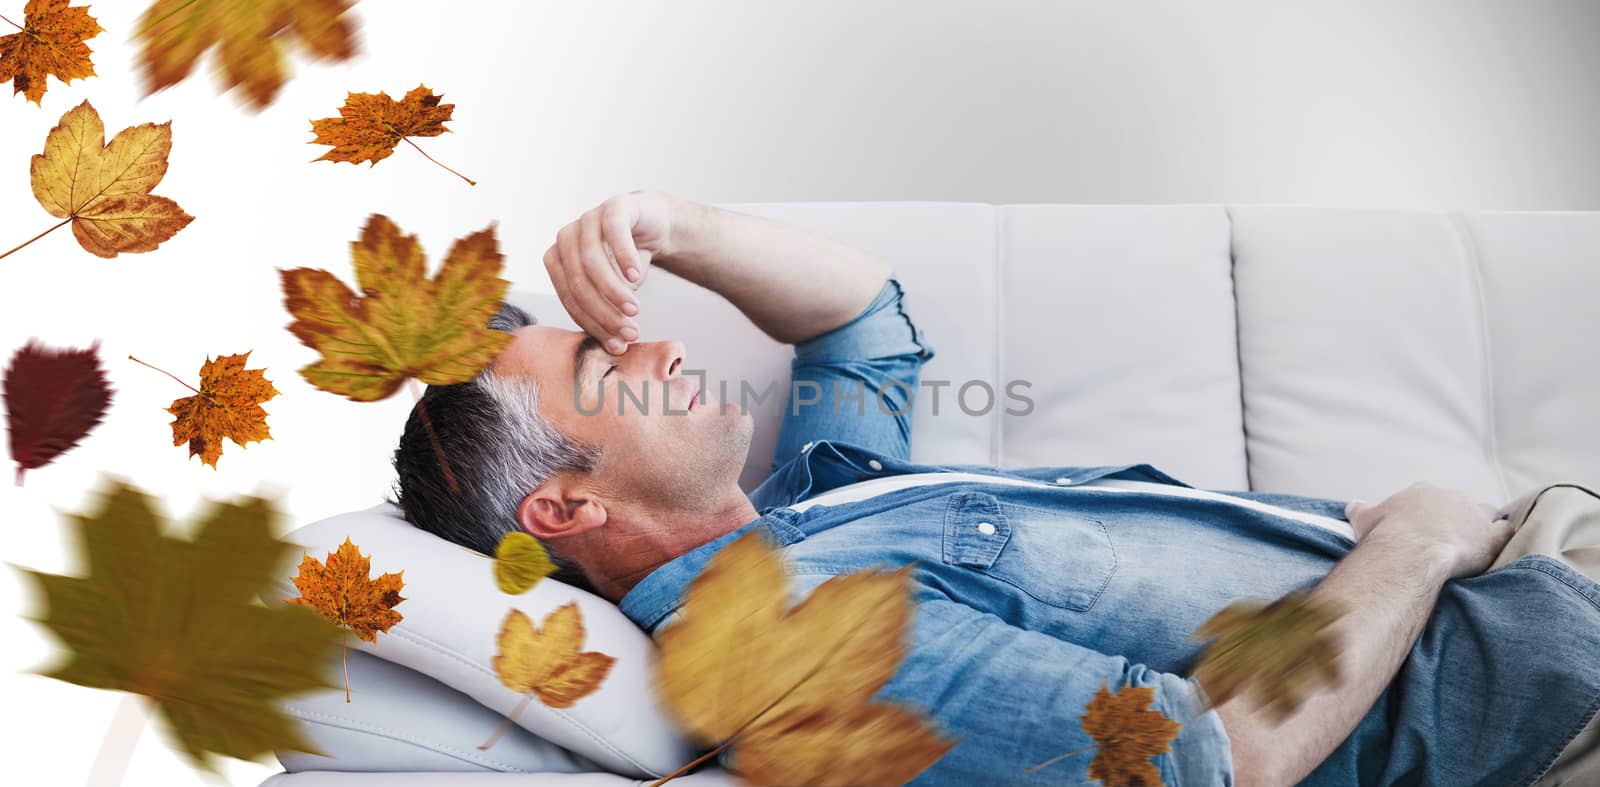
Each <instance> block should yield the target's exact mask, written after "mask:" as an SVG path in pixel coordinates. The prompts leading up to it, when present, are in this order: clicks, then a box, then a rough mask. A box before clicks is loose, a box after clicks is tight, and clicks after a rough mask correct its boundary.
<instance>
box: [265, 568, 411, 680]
mask: <svg viewBox="0 0 1600 787" xmlns="http://www.w3.org/2000/svg"><path fill="white" fill-rule="evenodd" d="M371 573H372V562H371V561H370V560H369V559H368V558H367V556H365V555H363V554H361V550H360V549H358V548H357V547H356V545H355V544H353V543H351V541H350V538H349V537H348V536H347V537H346V538H345V540H344V543H343V544H340V545H339V549H338V551H336V552H330V553H328V562H327V564H326V565H324V564H323V563H322V562H320V561H318V560H317V559H316V558H314V557H312V556H311V555H310V554H306V555H303V556H302V557H301V558H300V570H299V572H298V573H297V574H295V577H294V587H295V589H296V590H298V591H300V595H299V596H297V597H295V598H288V599H284V601H287V602H289V603H290V604H298V605H300V606H303V607H310V608H312V609H314V610H316V611H318V612H321V613H322V615H323V617H325V618H327V619H328V620H331V621H333V622H334V623H337V624H339V626H341V627H342V628H344V629H345V630H346V631H353V632H355V635H356V636H358V637H360V638H361V639H362V640H365V641H367V642H377V641H378V634H379V633H381V632H387V631H388V630H389V629H390V628H392V627H393V626H394V624H396V623H399V622H400V621H401V620H404V619H405V616H403V615H401V614H400V613H399V612H396V611H395V609H394V607H395V605H396V604H399V603H400V602H402V601H405V598H404V597H402V596H401V595H400V590H401V589H402V588H404V587H405V582H404V581H402V577H401V575H402V574H404V573H405V572H403V571H402V572H399V573H395V572H389V573H386V574H384V575H383V576H380V577H378V578H377V579H372V577H371ZM347 639H348V637H347ZM344 680H345V686H344V701H345V702H349V701H350V672H349V666H348V665H346V667H345V677H344Z"/></svg>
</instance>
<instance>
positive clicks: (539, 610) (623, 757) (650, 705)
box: [278, 502, 695, 777]
mask: <svg viewBox="0 0 1600 787" xmlns="http://www.w3.org/2000/svg"><path fill="white" fill-rule="evenodd" d="M346 537H348V538H350V540H351V541H353V542H354V543H355V544H356V546H358V547H360V548H361V551H362V553H363V554H366V555H368V556H369V557H370V558H371V561H372V573H373V575H374V576H377V575H379V574H382V573H384V572H388V571H395V572H399V571H404V572H405V573H404V575H403V578H404V581H405V588H404V590H402V591H401V594H402V595H403V596H404V597H405V601H403V602H401V603H400V604H399V605H398V606H397V607H396V608H395V609H396V610H397V611H399V612H400V613H402V614H403V615H404V616H405V617H404V619H403V620H401V621H400V622H399V623H397V624H395V626H394V627H393V628H391V629H390V630H389V631H388V632H387V633H383V634H379V635H378V638H377V642H375V643H366V642H362V641H360V640H359V639H358V638H355V637H352V638H350V647H352V648H359V649H360V650H363V651H366V652H369V653H372V654H375V655H376V656H379V657H381V658H383V659H385V660H388V661H390V662H393V663H395V664H398V665H400V666H403V667H406V668H408V669H410V670H413V671H415V672H417V673H420V674H422V675H426V676H428V677H430V678H432V679H433V680H436V681H438V682H439V683H442V684H444V685H445V686H448V687H449V688H451V689H454V690H455V691H457V692H460V694H462V695H465V696H466V697H468V698H470V699H471V700H472V701H474V702H476V703H478V704H480V705H482V706H483V707H485V708H487V709H489V710H490V711H491V712H492V713H493V714H496V715H498V716H499V717H500V718H504V717H505V716H506V715H508V714H509V713H510V712H511V711H512V710H513V709H514V708H515V707H516V706H517V704H518V703H520V702H521V701H522V698H523V695H521V694H518V693H516V692H514V691H512V690H511V689H509V688H507V687H506V686H505V685H504V684H502V683H501V682H500V680H499V678H498V677H496V675H495V672H494V668H493V667H492V666H491V659H492V658H493V656H494V654H495V648H496V642H495V636H496V633H497V632H498V631H499V629H500V623H501V621H502V620H503V619H504V618H505V615H506V612H507V611H508V610H510V609H512V608H516V609H520V610H522V611H523V612H524V613H526V614H527V615H529V616H530V617H532V618H533V619H534V620H535V621H536V622H537V621H542V620H543V619H544V616H545V615H546V614H548V613H549V612H551V611H552V610H554V609H555V608H556V607H558V606H561V605H562V604H565V603H567V602H575V603H576V604H577V605H578V608H579V610H580V611H581V612H582V613H583V624H584V628H585V629H586V637H585V639H584V642H583V645H582V648H583V649H584V650H592V651H600V652H602V653H606V654H607V655H610V656H613V657H615V658H616V663H615V664H613V665H612V668H611V671H610V673H608V674H607V675H606V678H605V680H604V681H603V682H602V683H601V684H600V688H599V689H597V690H596V691H595V692H594V693H593V694H590V695H588V696H586V697H584V698H583V699H580V700H578V701H577V702H576V703H574V704H573V705H572V706H571V707H568V708H551V707H549V706H546V705H544V704H543V703H541V702H539V701H537V700H535V701H533V702H530V703H528V706H527V707H526V708H524V709H523V710H522V712H521V713H520V714H518V716H517V718H516V722H517V724H518V725H520V726H521V727H522V728H523V729H525V730H527V731H529V732H531V733H533V734H534V735H536V736H538V737H539V738H542V739H544V740H546V741H549V742H551V743H553V744H556V745H558V746H560V747H562V748H565V749H567V750H569V751H571V752H574V753H576V754H578V755H580V756H582V757H584V758H587V759H588V760H590V761H592V762H593V763H594V764H595V765H597V766H598V767H600V768H602V769H604V770H606V771H610V772H612V773H617V774H624V775H630V776H640V777H644V776H648V777H659V776H664V775H666V774H668V773H671V772H672V771H674V770H676V769H677V768H678V767H680V766H682V765H683V764H684V763H687V762H689V761H690V760H692V759H694V757H695V752H694V751H693V749H692V747H691V745H690V744H689V743H688V742H687V741H685V740H684V739H683V738H682V737H680V736H679V734H678V732H677V729H676V726H675V724H674V723H673V722H672V720H671V719H670V717H669V716H668V715H667V714H666V711H665V708H664V707H663V706H661V705H660V704H658V702H657V699H656V695H655V692H654V689H653V686H652V685H651V676H652V675H653V670H652V668H651V662H652V660H653V659H654V658H655V644H654V643H653V642H651V641H650V639H649V638H648V637H647V636H646V635H645V634H644V632H642V631H640V630H639V628H638V627H637V626H635V625H634V624H633V622H632V621H630V620H628V618H627V617H626V616H624V615H623V614H622V612H621V611H620V610H618V609H617V607H616V606H615V605H614V604H612V603H611V602H609V601H606V600H605V599H603V598H600V597H599V596H595V595H593V594H591V593H588V592H585V591H582V590H579V589H577V588H574V587H572V586H570V585H565V584H562V583H560V582H555V581H544V582H540V583H539V584H538V585H537V586H535V587H534V588H533V590H530V591H528V592H527V593H524V594H522V595H520V596H508V595H506V594H504V593H501V592H500V590H499V589H498V588H497V587H496V586H495V583H494V578H493V576H492V573H491V572H492V566H493V560H492V559H491V558H489V557H487V556H484V555H480V554H478V553H476V552H473V551H471V550H469V549H466V548H465V547H461V546H458V545H456V544H452V543H450V542H449V541H446V540H444V539H441V538H439V537H437V536H435V535H433V534H431V533H428V532H426V531H423V530H419V529H417V528H415V527H413V526H412V525H411V524H410V523H408V522H406V521H405V520H404V519H403V518H402V517H401V516H400V511H399V508H398V507H396V506H394V505H392V504H390V503H387V502H385V503H380V504H378V505H376V506H373V507H371V508H368V509H366V510H363V511H353V512H350V513H345V514H340V515H338V516H334V517H330V518H328V519H324V520H321V521H319V522H315V523H312V524H309V525H306V526H304V527H301V528H299V529H298V530H295V531H293V532H292V533H290V534H289V536H288V540H290V541H292V542H294V543H296V544H299V545H301V546H303V547H304V548H305V549H306V551H307V552H309V553H310V554H311V555H312V556H313V557H315V558H317V559H319V560H320V559H323V558H325V557H326V555H327V553H329V552H332V551H335V550H336V549H337V548H338V546H339V544H341V543H343V541H344V540H345V538H346ZM278 589H279V590H280V591H281V592H282V595H283V596H284V597H289V596H294V595H297V593H296V592H295V590H294V587H293V585H292V583H291V582H290V578H289V577H287V576H285V577H283V578H282V580H281V581H280V583H279V586H278ZM379 693H380V692H378V691H374V692H372V693H371V695H370V696H369V694H368V693H365V692H361V691H359V690H354V689H353V694H352V703H351V704H352V705H353V704H354V703H355V702H362V701H363V700H368V701H372V702H373V703H374V708H375V709H376V708H377V707H378V706H379V704H381V703H385V702H389V701H391V700H390V699H386V698H383V697H380V696H378V694H379ZM341 698H342V690H341ZM419 716H425V714H421V713H419ZM437 726H444V725H435V724H432V723H431V722H430V723H429V724H428V725H418V727H417V728H416V729H415V730H414V732H415V734H417V735H419V736H427V735H429V734H430V733H429V730H430V729H433V728H434V727H437ZM493 732H494V727H493V726H492V725H491V726H489V727H488V728H484V729H474V730H471V731H466V732H463V731H460V730H448V731H445V730H435V731H434V732H433V733H432V734H434V735H436V736H437V737H434V738H428V739H427V740H426V741H425V743H424V745H425V746H426V747H427V748H430V749H432V750H434V751H442V750H448V749H451V748H459V743H460V741H459V740H458V739H461V738H467V739H470V738H473V737H477V738H478V742H480V743H481V742H482V741H483V740H486V739H487V738H488V737H489V735H490V734H491V733H493ZM476 745H477V744H476V743H474V744H473V746H474V747H475V746H476ZM497 746H498V744H497ZM489 751H490V752H491V753H492V752H494V751H495V748H494V747H491V748H490V750H489ZM523 761H524V762H527V761H529V760H528V758H527V757H524V758H523ZM302 764H303V765H305V766H307V767H316V766H315V765H313V764H312V763H311V762H310V761H302Z"/></svg>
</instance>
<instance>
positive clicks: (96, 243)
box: [0, 101, 194, 259]
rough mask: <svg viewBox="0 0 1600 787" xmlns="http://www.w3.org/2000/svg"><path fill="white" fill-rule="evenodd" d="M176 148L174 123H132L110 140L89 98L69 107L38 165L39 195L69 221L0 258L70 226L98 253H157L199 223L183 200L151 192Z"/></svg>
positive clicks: (35, 184)
mask: <svg viewBox="0 0 1600 787" xmlns="http://www.w3.org/2000/svg"><path fill="white" fill-rule="evenodd" d="M171 152H172V123H171V122H167V123H161V124H159V125H157V124H154V123H145V124H142V125H138V126H133V127H131V128H125V129H123V130H122V131H121V132H119V133H118V134H117V136H116V137H114V138H112V140H111V144H110V145H107V144H106V127H105V125H104V124H103V123H101V122H100V114H99V113H98V112H95V111H94V107H92V106H90V105H89V102H87V101H85V102H83V103H82V104H79V105H78V106H76V107H74V108H72V109H70V110H67V113H66V114H65V115H62V116H61V122H60V123H59V124H58V125H57V126H56V127H55V128H52V129H50V133H49V135H47V136H46V137H45V140H44V153H41V154H38V155H35V156H34V157H33V161H32V163H31V165H30V172H31V173H32V179H33V196H34V197H35V198H36V199H38V200H39V204H40V205H42V206H44V209H45V210H46V211H48V212H49V213H50V215H52V216H55V217H56V218H58V219H61V222H60V223H59V224H56V225H55V226H54V227H51V228H49V229H47V230H45V231H44V232H41V233H39V234H38V235H35V236H33V237H32V238H30V239H28V240H27V241H24V242H23V243H22V244H21V245H20V246H17V247H16V248H14V249H12V250H11V251H8V252H6V253H5V254H0V259H3V258H5V257H9V256H11V255H12V254H14V253H16V252H17V250H18V249H21V248H23V247H24V246H27V245H28V244H30V243H32V242H34V241H36V240H38V239H40V238H42V237H44V236H46V235H48V234H50V233H51V232H54V231H55V230H57V229H60V228H61V227H63V226H66V225H67V224H69V223H70V224H72V234H73V236H74V237H76V238H77V239H78V245H80V246H82V247H83V248H84V250H85V251H88V252H89V253H90V254H93V255H95V256H97V257H105V258H107V259H109V258H111V257H115V256H117V254H119V253H121V252H141V251H152V250H154V249H155V248H156V247H157V246H160V245H161V244H162V243H163V242H164V241H166V240H168V239H170V238H171V237H172V236H173V235H176V234H178V231H179V230H181V229H183V228H184V227H187V226H189V222H191V221H194V217H193V216H190V215H189V214H187V213H184V212H183V208H180V207H178V203H176V202H173V201H172V200H170V199H167V198H166V197H157V196H155V195H153V194H151V193H150V191H151V190H152V189H154V188H155V187H156V186H157V185H158V184H160V183H161V179H162V178H163V177H165V176H166V174H167V155H168V154H169V153H171Z"/></svg>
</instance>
